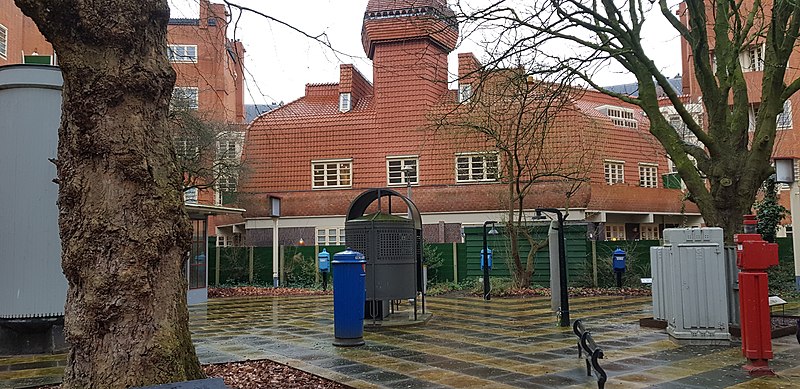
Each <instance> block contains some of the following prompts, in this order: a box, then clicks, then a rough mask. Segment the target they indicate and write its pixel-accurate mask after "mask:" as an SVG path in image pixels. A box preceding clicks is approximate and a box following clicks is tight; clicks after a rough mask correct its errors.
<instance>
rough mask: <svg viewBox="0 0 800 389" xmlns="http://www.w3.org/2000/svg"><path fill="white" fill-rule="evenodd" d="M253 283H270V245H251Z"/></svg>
mask: <svg viewBox="0 0 800 389" xmlns="http://www.w3.org/2000/svg"><path fill="white" fill-rule="evenodd" d="M253 283H254V284H256V285H272V247H253Z"/></svg>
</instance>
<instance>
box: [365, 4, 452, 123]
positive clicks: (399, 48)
mask: <svg viewBox="0 0 800 389" xmlns="http://www.w3.org/2000/svg"><path fill="white" fill-rule="evenodd" d="M361 39H362V43H363V45H364V51H365V52H366V53H367V56H368V57H369V58H370V59H371V60H372V63H373V81H374V83H373V85H374V93H375V102H376V108H377V109H378V110H379V112H381V111H383V112H386V111H385V110H389V111H397V110H401V111H412V110H413V111H419V110H420V109H421V108H423V109H424V108H427V107H430V106H431V105H433V104H435V103H437V102H438V101H439V100H440V99H441V98H442V96H443V95H444V94H445V93H447V54H448V53H449V52H451V51H452V50H453V49H454V48H455V46H456V42H457V40H458V26H457V24H456V23H455V19H454V13H453V11H452V10H451V9H450V8H448V7H447V4H446V2H445V1H444V0H369V3H368V4H367V10H366V12H364V24H363V27H362V30H361ZM390 115H391V113H390Z"/></svg>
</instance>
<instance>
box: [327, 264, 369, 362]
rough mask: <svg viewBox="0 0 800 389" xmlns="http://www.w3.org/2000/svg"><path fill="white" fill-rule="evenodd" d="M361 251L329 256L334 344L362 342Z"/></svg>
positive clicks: (363, 273)
mask: <svg viewBox="0 0 800 389" xmlns="http://www.w3.org/2000/svg"><path fill="white" fill-rule="evenodd" d="M366 263H367V261H366V260H365V259H364V254H361V253H359V252H357V251H352V250H350V248H348V249H347V250H345V251H342V252H340V253H336V254H335V255H334V256H333V261H331V264H332V265H333V332H334V338H335V339H334V341H333V345H334V346H340V347H354V346H361V345H363V344H364V304H365V302H366V299H367V286H366V271H365V268H366Z"/></svg>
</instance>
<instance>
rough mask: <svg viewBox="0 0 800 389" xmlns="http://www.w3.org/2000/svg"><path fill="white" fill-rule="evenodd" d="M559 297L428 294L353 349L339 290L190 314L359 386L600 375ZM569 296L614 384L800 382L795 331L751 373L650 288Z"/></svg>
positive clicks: (209, 345) (243, 341)
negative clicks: (644, 292) (418, 321)
mask: <svg viewBox="0 0 800 389" xmlns="http://www.w3.org/2000/svg"><path fill="white" fill-rule="evenodd" d="M549 305H550V302H549V299H546V298H525V299H493V300H491V301H489V302H484V301H482V300H480V299H478V298H474V297H461V298H444V297H443V298H429V299H428V301H427V308H428V309H427V310H428V311H429V312H432V313H433V317H432V319H430V321H428V322H427V323H425V324H423V325H415V326H408V327H387V328H381V329H378V330H374V331H367V332H365V340H366V345H365V346H363V347H359V348H352V349H343V348H337V347H334V346H332V345H331V342H332V340H333V313H332V299H331V297H330V296H306V297H281V298H271V297H258V298H232V299H216V300H212V301H210V302H209V303H208V304H207V305H204V306H199V307H193V308H192V309H191V310H190V311H191V312H190V313H191V315H190V316H191V317H190V320H191V330H192V332H193V339H194V341H195V345H196V347H197V353H198V356H199V357H200V360H201V361H202V362H203V363H216V362H230V361H242V360H246V359H263V358H268V359H272V360H275V361H278V362H281V363H286V364H288V365H291V366H295V367H298V368H300V369H303V370H306V371H308V372H311V373H314V374H317V375H320V376H323V377H327V378H330V379H333V380H335V381H338V382H341V383H344V384H347V385H350V386H353V387H355V388H448V387H454V388H480V387H486V388H553V387H560V388H593V387H597V385H596V382H595V379H594V377H587V376H586V374H585V370H584V365H583V361H582V360H578V359H577V351H576V346H575V341H576V337H575V335H574V334H572V332H571V329H564V328H560V327H557V326H556V318H555V316H554V315H553V314H552V312H551V311H550V309H549ZM571 307H572V318H573V319H576V318H580V319H584V321H585V323H586V325H587V327H588V329H590V330H591V331H592V332H593V334H594V337H595V339H596V341H597V343H598V344H599V345H600V346H601V347H602V348H603V350H604V351H605V356H606V359H605V360H604V361H602V362H601V365H602V366H603V367H604V368H605V369H606V371H607V372H608V375H609V381H608V383H607V384H606V387H608V388H645V387H648V388H724V387H743V388H751V387H758V388H791V387H800V359H798V356H800V345H798V343H797V340H796V339H795V337H793V336H792V337H784V338H781V339H776V340H774V341H773V348H774V350H775V359H774V360H773V362H772V364H771V365H772V366H773V367H774V369H775V370H776V372H777V373H778V377H773V378H759V379H749V378H748V377H747V375H746V374H744V373H743V372H742V370H741V368H740V366H741V364H742V362H743V359H742V357H741V352H740V349H739V345H738V344H737V343H734V344H732V345H730V346H714V347H709V346H679V345H677V344H675V343H673V342H672V341H670V340H669V338H668V336H667V335H666V334H665V332H664V331H663V330H653V329H647V328H640V327H639V325H638V323H637V321H638V319H639V318H640V317H644V316H647V315H648V314H649V312H650V309H651V308H650V307H651V305H650V298H622V297H591V298H589V297H583V298H573V299H571ZM790 310H794V307H790ZM63 358H64V357H63V356H60V358H59V356H55V357H49V358H44V359H42V358H38V359H35V360H26V359H24V358H23V359H20V358H17V359H11V358H6V359H3V358H0V388H4V387H14V386H18V385H23V384H26V383H27V384H30V383H33V382H45V381H46V378H47V377H49V379H50V380H51V381H52V380H53V379H56V378H57V377H58V372H59V371H60V369H63ZM26 364H27V368H25V369H21V370H20V367H19V366H22V365H26ZM15 366H16V368H15ZM11 369H14V371H10V370H11ZM4 370H5V371H4ZM37 371H38V372H39V374H36V372H37ZM21 372H22V373H26V374H27V375H28V376H29V377H28V378H24V377H20V376H18V375H19V373H21ZM14 373H16V374H17V376H15V375H14ZM12 377H15V378H14V379H12ZM32 377H35V378H32ZM34 379H35V380H36V381H32V380H34ZM42 380H45V381H42Z"/></svg>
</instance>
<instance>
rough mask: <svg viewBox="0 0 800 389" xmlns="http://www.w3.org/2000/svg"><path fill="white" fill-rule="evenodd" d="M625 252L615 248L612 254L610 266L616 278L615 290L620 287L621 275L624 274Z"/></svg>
mask: <svg viewBox="0 0 800 389" xmlns="http://www.w3.org/2000/svg"><path fill="white" fill-rule="evenodd" d="M625 256H626V254H625V250H622V249H620V248H619V247H617V249H616V250H614V253H613V254H612V260H611V265H612V267H613V268H614V275H615V276H616V277H617V288H621V287H622V274H624V273H625Z"/></svg>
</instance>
